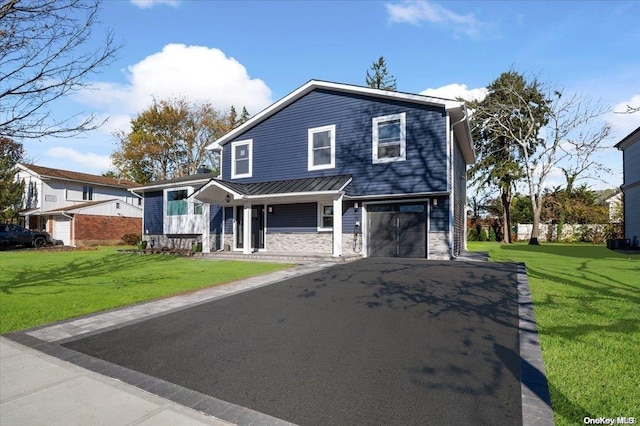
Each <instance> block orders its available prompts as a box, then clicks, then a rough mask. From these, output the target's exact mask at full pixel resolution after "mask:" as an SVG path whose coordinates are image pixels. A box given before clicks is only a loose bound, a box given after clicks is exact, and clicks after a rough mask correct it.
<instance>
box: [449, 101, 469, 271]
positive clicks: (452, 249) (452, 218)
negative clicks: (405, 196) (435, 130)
mask: <svg viewBox="0 0 640 426" xmlns="http://www.w3.org/2000/svg"><path fill="white" fill-rule="evenodd" d="M462 111H463V114H462V118H461V119H460V120H458V121H456V122H455V123H453V124H451V131H450V133H449V134H450V136H449V140H450V141H451V145H450V146H449V150H450V155H449V176H450V182H451V191H449V251H450V255H451V258H452V259H456V258H457V257H458V256H456V254H455V235H454V233H455V231H454V221H455V199H456V197H455V188H456V185H455V176H454V170H453V169H454V164H455V161H454V159H453V153H454V152H455V150H454V149H453V142H454V140H455V135H454V133H453V128H454V127H455V126H457V125H458V124H460V123H462V122H463V121H465V120H466V119H467V105H466V104H462ZM464 209H465V211H466V200H465V208H464ZM466 223H467V221H466V218H465V224H466Z"/></svg>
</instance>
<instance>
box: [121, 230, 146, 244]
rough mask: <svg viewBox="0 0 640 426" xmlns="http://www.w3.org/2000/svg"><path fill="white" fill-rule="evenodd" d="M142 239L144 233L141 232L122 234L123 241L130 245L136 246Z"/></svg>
mask: <svg viewBox="0 0 640 426" xmlns="http://www.w3.org/2000/svg"><path fill="white" fill-rule="evenodd" d="M141 240H142V235H140V234H134V233H131V234H124V235H123V236H122V241H124V243H125V244H126V245H128V246H135V245H137V244H138V243H139V242H140V241H141Z"/></svg>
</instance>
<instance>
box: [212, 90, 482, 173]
mask: <svg viewBox="0 0 640 426" xmlns="http://www.w3.org/2000/svg"><path fill="white" fill-rule="evenodd" d="M317 89H325V90H333V91H336V92H342V93H352V94H358V95H365V96H369V97H373V98H381V99H395V100H400V101H404V102H412V103H417V104H423V105H433V106H440V107H443V108H445V110H446V111H448V112H449V113H450V114H451V122H452V123H454V124H453V125H454V129H453V130H454V132H455V135H456V138H457V139H458V141H459V143H460V149H461V150H462V154H463V156H464V159H465V161H466V162H467V163H469V164H471V163H473V162H474V161H475V153H474V150H473V140H472V138H471V128H470V127H469V120H468V114H467V109H466V106H465V104H464V103H463V102H459V101H455V100H453V99H445V98H437V97H433V96H425V95H416V94H413V93H404V92H392V91H389V90H380V89H372V88H370V87H362V86H354V85H350V84H342V83H332V82H328V81H320V80H309V81H308V82H307V83H306V84H304V85H303V86H301V87H299V88H297V89H296V90H294V91H293V92H291V93H289V94H288V95H287V96H285V97H284V98H282V99H280V100H279V101H277V102H275V103H273V104H271V105H270V106H269V107H267V108H265V109H263V110H262V111H260V112H259V113H258V114H256V115H254V116H253V117H251V118H250V119H249V120H247V121H246V122H244V123H243V124H242V125H240V126H238V127H236V128H235V129H233V130H231V131H230V132H229V133H227V134H225V135H223V136H222V137H220V138H218V139H217V140H216V141H215V142H213V143H211V144H210V145H209V146H207V149H209V150H219V149H220V148H221V147H222V146H223V145H226V144H227V143H229V142H231V141H232V140H233V139H235V138H236V137H237V136H239V135H240V134H242V133H244V132H246V131H247V130H249V129H251V128H252V127H254V126H256V125H258V124H259V123H261V122H263V121H265V120H266V119H267V118H269V117H271V116H272V115H274V114H276V113H277V112H278V111H280V110H282V109H284V108H285V107H287V106H289V105H291V104H292V103H294V102H295V101H297V100H298V99H300V98H302V97H303V96H305V95H307V94H308V93H310V92H312V91H314V90H317ZM458 123H465V125H464V126H457V127H456V126H455V125H456V124H458Z"/></svg>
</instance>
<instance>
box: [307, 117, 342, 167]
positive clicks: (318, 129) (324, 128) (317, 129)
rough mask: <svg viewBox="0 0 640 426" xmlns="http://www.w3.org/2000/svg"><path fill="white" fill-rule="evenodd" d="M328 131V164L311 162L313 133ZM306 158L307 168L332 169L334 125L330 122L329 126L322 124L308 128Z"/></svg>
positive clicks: (333, 159) (333, 164) (334, 162)
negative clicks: (329, 155) (329, 152)
mask: <svg viewBox="0 0 640 426" xmlns="http://www.w3.org/2000/svg"><path fill="white" fill-rule="evenodd" d="M326 131H329V132H330V133H331V136H330V143H329V147H330V149H331V162H330V163H329V164H321V165H318V166H316V165H314V164H313V135H314V134H315V133H320V132H326ZM307 137H308V147H309V149H308V157H307V158H308V160H307V169H308V170H309V171H311V170H323V169H333V168H335V167H336V125H335V124H332V125H330V126H322V127H314V128H312V129H309V131H308V136H307Z"/></svg>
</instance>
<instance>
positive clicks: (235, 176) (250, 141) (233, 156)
mask: <svg viewBox="0 0 640 426" xmlns="http://www.w3.org/2000/svg"><path fill="white" fill-rule="evenodd" d="M240 145H248V146H249V173H242V174H238V173H236V146H240ZM251 176H253V139H246V140H243V141H235V142H231V179H238V178H248V177H251Z"/></svg>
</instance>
